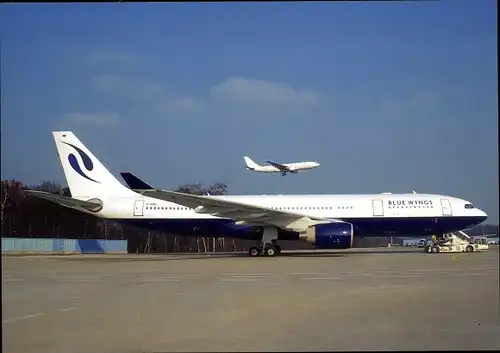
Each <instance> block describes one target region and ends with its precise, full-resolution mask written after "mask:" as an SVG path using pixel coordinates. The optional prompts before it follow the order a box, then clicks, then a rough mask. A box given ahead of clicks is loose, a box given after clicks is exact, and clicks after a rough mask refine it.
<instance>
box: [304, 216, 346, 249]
mask: <svg viewBox="0 0 500 353" xmlns="http://www.w3.org/2000/svg"><path fill="white" fill-rule="evenodd" d="M299 239H300V240H303V241H307V242H309V243H311V244H313V245H314V246H316V248H318V249H349V248H351V247H352V243H353V240H354V227H353V225H352V224H351V223H347V222H335V223H326V224H317V225H315V226H312V227H310V228H309V229H307V231H306V232H305V233H302V234H300V235H299Z"/></svg>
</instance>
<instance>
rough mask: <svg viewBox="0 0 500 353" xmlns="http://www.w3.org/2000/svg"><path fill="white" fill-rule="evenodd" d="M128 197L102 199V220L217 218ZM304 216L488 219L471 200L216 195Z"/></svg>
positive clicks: (421, 196)
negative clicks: (469, 201) (466, 206)
mask: <svg viewBox="0 0 500 353" xmlns="http://www.w3.org/2000/svg"><path fill="white" fill-rule="evenodd" d="M131 193H132V194H131V195H130V196H129V197H126V198H123V197H120V198H115V197H111V198H110V199H108V200H103V203H104V207H103V209H102V210H101V211H100V212H99V214H98V215H99V216H100V217H104V218H114V219H125V218H136V217H140V218H148V219H217V218H219V217H216V216H211V215H207V214H199V213H197V212H196V211H195V210H194V209H191V208H188V207H185V206H181V205H178V204H175V203H172V202H167V201H162V200H158V199H155V198H150V197H144V196H142V195H139V194H136V193H133V192H132V191H131ZM217 198H220V199H222V200H228V201H237V202H241V203H244V204H249V205H255V206H260V207H265V208H270V209H276V210H282V211H286V212H290V213H298V214H301V215H307V216H314V217H325V218H332V219H367V218H429V217H435V218H439V217H479V218H481V217H486V214H485V213H484V212H483V211H481V210H479V209H477V208H472V209H469V208H465V205H466V204H469V203H468V201H465V200H462V199H459V198H455V197H449V196H441V195H432V194H390V195H384V194H359V195H259V196H257V195H248V196H243V195H241V196H240V195H239V196H217Z"/></svg>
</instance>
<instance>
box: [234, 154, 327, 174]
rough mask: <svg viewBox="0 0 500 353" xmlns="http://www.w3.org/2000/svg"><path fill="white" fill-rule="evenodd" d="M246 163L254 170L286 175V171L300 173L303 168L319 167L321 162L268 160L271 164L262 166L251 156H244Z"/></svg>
mask: <svg viewBox="0 0 500 353" xmlns="http://www.w3.org/2000/svg"><path fill="white" fill-rule="evenodd" d="M243 159H244V160H245V164H246V167H245V168H246V169H247V170H251V171H254V172H261V173H278V172H281V175H282V176H285V175H286V173H298V172H299V171H301V170H307V169H313V168H316V167H319V166H320V164H319V163H318V162H296V163H286V164H280V163H276V162H271V161H266V162H267V163H269V164H270V165H266V166H261V165H258V164H257V163H255V162H254V161H253V160H252V159H251V158H250V157H248V156H245V157H243Z"/></svg>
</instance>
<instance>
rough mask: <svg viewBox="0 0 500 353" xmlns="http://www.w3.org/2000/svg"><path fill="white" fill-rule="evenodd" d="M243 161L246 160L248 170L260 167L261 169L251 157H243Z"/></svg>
mask: <svg viewBox="0 0 500 353" xmlns="http://www.w3.org/2000/svg"><path fill="white" fill-rule="evenodd" d="M243 159H244V160H245V164H246V166H247V168H248V169H252V170H253V169H256V168H258V167H260V166H259V165H258V164H257V163H255V162H254V161H252V159H251V158H250V157H247V156H245V157H243Z"/></svg>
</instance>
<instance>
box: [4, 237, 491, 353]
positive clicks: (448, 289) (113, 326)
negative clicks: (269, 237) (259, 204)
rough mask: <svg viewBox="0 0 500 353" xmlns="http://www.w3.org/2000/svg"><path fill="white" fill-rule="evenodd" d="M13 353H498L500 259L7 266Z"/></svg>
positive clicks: (44, 259)
mask: <svg viewBox="0 0 500 353" xmlns="http://www.w3.org/2000/svg"><path fill="white" fill-rule="evenodd" d="M2 268H3V273H2V296H3V305H2V325H3V339H2V349H3V352H8V353H10V352H16V353H17V352H23V353H32V352H36V353H40V352H54V353H57V352H61V353H73V352H74V353H80V352H103V353H108V352H109V353H114V352H152V351H155V352H160V351H162V352H167V351H190V352H200V351H205V352H206V351H212V352H214V351H331V350H375V349H376V350H433V349H435V350H458V349H474V350H480V349H496V350H498V349H500V340H499V339H498V337H500V315H499V252H498V246H492V247H490V250H489V251H488V252H485V253H461V254H426V253H423V252H422V250H421V249H419V250H405V251H403V250H400V249H397V248H395V249H378V250H372V249H369V250H359V249H351V250H350V251H342V252H338V251H337V252H306V251H304V252H293V253H292V252H284V253H283V254H281V255H280V256H277V257H274V258H266V257H259V258H249V257H247V256H242V255H240V256H235V255H231V254H217V255H216V254H213V255H211V256H204V255H135V254H134V255H132V254H128V255H73V256H25V257H5V256H3V257H2Z"/></svg>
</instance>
